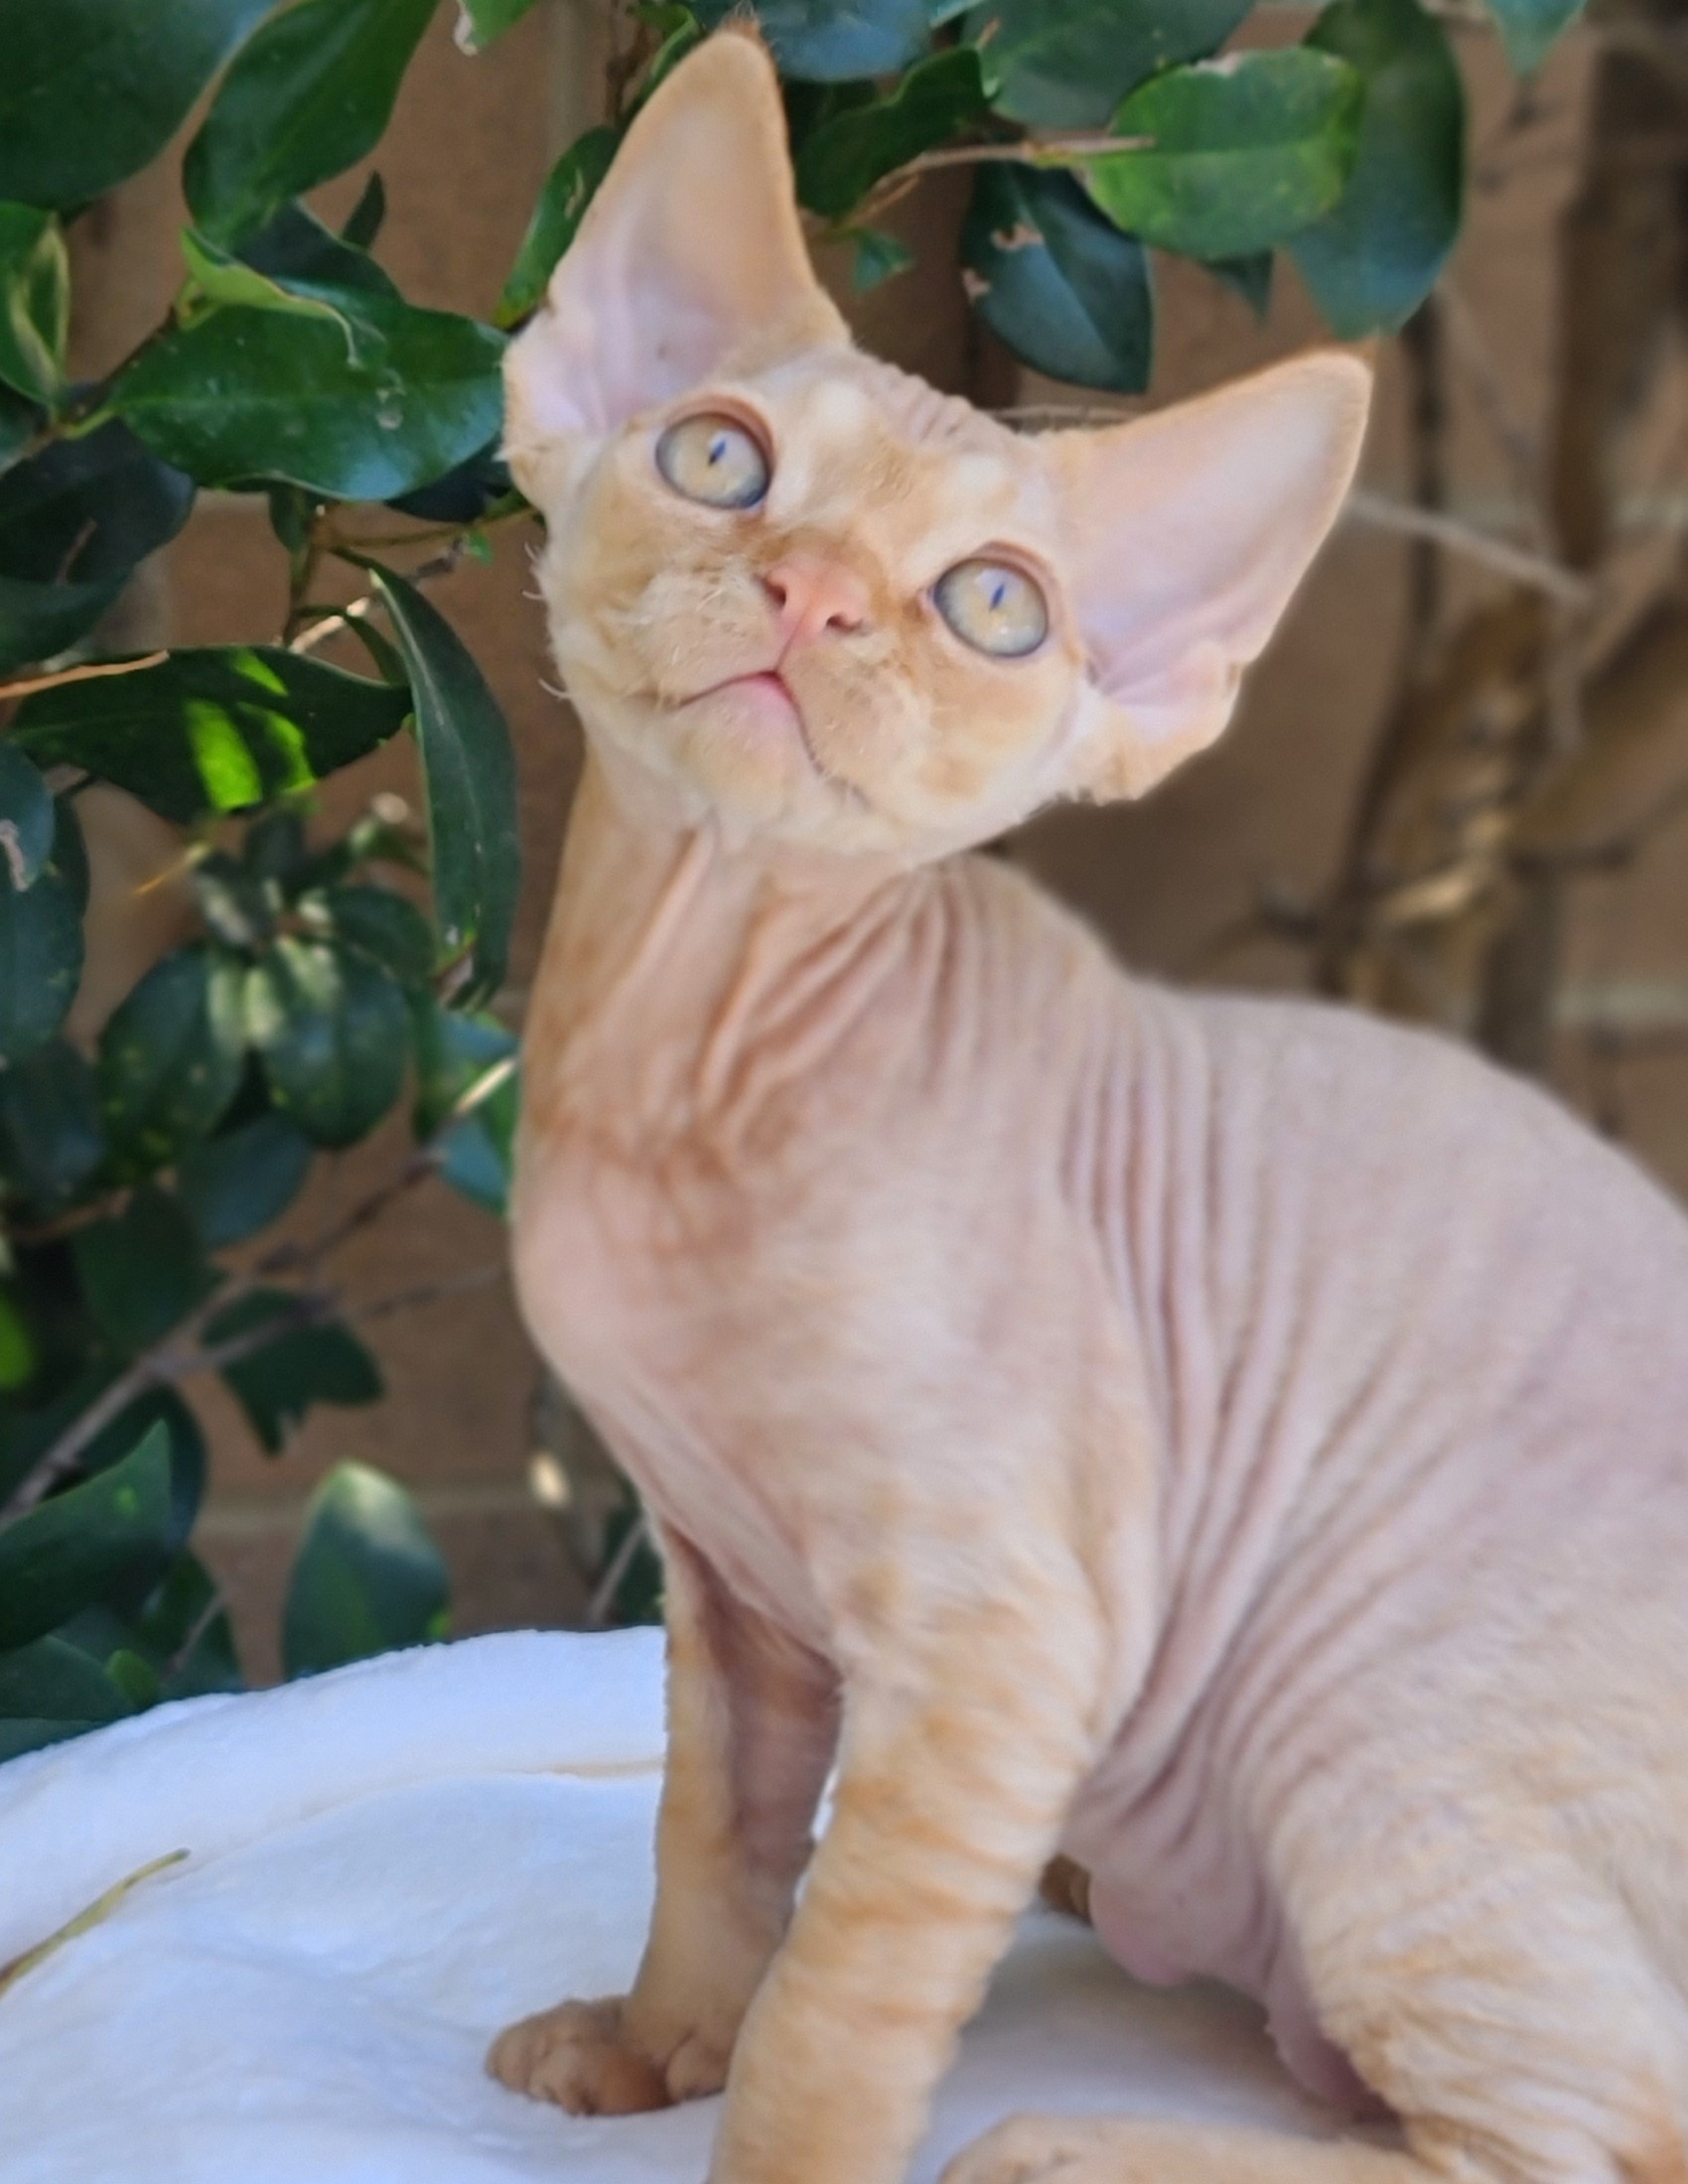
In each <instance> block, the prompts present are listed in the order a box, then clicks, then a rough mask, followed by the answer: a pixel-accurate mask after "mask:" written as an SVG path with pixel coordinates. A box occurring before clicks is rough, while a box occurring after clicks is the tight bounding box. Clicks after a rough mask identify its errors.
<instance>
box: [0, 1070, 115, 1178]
mask: <svg viewBox="0 0 1688 2184" xmlns="http://www.w3.org/2000/svg"><path fill="white" fill-rule="evenodd" d="M104 1151H105V1134H104V1132H103V1131H102V1130H101V1128H100V1122H99V1098H98V1093H97V1091H96V1089H95V1083H94V1074H93V1071H92V1069H91V1068H90V1067H89V1066H88V1064H87V1063H86V1062H85V1061H84V1060H83V1059H82V1057H81V1055H80V1054H78V1053H77V1052H76V1050H75V1048H74V1047H73V1046H70V1045H68V1044H67V1043H66V1042H65V1041H64V1040H63V1039H54V1040H52V1041H51V1042H50V1043H49V1044H48V1045H46V1046H40V1047H37V1049H36V1051H35V1052H34V1053H33V1054H31V1055H29V1056H27V1058H26V1059H24V1060H23V1061H20V1062H17V1063H14V1064H13V1066H12V1067H11V1068H9V1069H4V1070H0V1167H3V1168H4V1172H5V1175H6V1179H7V1180H8V1181H9V1182H11V1183H13V1184H15V1185H16V1187H17V1188H18V1189H19V1190H20V1191H22V1192H23V1194H24V1196H25V1197H26V1198H27V1199H28V1200H29V1201H30V1203H31V1204H32V1205H33V1206H34V1207H36V1208H37V1210H38V1211H39V1212H41V1213H43V1214H51V1213H54V1212H56V1211H58V1209H59V1208H60V1207H61V1206H63V1205H65V1204H67V1203H68V1202H69V1201H70V1199H71V1198H73V1197H74V1196H75V1193H76V1191H77V1189H78V1188H79V1186H80V1185H81V1184H82V1183H84V1182H86V1180H87V1178H88V1177H89V1176H90V1175H91V1174H92V1173H93V1171H94V1169H95V1168H96V1167H97V1166H98V1165H99V1162H100V1158H101V1156H102V1154H103V1153H104Z"/></svg>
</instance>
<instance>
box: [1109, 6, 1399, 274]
mask: <svg viewBox="0 0 1688 2184" xmlns="http://www.w3.org/2000/svg"><path fill="white" fill-rule="evenodd" d="M1359 111H1360V79H1359V76H1358V75H1357V74H1356V72H1355V71H1354V70H1353V69H1352V68H1349V67H1348V66H1347V65H1346V64H1345V63H1344V62H1342V61H1339V60H1337V59H1336V57H1335V56H1334V55H1331V54H1326V53H1318V52H1315V51H1313V50H1312V49H1311V48H1309V47H1306V46H1299V47H1298V46H1291V47H1288V48H1285V49H1283V50H1281V51H1279V52H1275V53H1247V54H1236V55H1233V56H1231V57H1230V58H1229V59H1228V60H1226V61H1223V62H1208V63H1200V64H1197V65H1196V66H1194V67H1192V68H1169V69H1168V70H1167V72H1166V73H1165V74H1164V75H1158V76H1155V77H1153V78H1152V79H1151V80H1150V81H1149V82H1147V83H1145V84H1144V85H1143V86H1142V87H1141V88H1140V89H1138V90H1135V91H1133V92H1132V94H1131V96H1130V97H1129V98H1128V99H1126V101H1125V103H1124V104H1123V105H1122V106H1121V107H1120V109H1119V112H1118V113H1117V115H1116V116H1115V117H1114V128H1115V131H1116V132H1117V133H1118V134H1119V135H1120V136H1124V137H1139V138H1142V139H1143V140H1144V141H1145V147H1146V148H1145V149H1143V150H1140V151H1130V152H1122V153H1121V154H1120V155H1119V156H1118V157H1117V158H1110V159H1096V160H1086V161H1085V162H1084V164H1083V167H1082V169H1081V173H1082V177H1083V180H1084V183H1085V185H1086V187H1087V188H1088V189H1089V192H1090V195H1091V196H1092V197H1093V198H1094V199H1095V200H1096V203H1097V204H1098V205H1100V206H1101V207H1102V210H1103V211H1104V212H1106V213H1107V215H1108V217H1109V218H1110V219H1111V220H1113V221H1114V223H1115V224H1116V225H1117V226H1119V227H1123V228H1126V229H1128V230H1129V231H1130V232H1131V233H1132V234H1135V235H1138V236H1140V237H1141V238H1142V240H1143V241H1145V242H1149V243H1158V244H1159V245H1160V246H1161V247H1162V248H1163V249H1166V250H1177V251H1180V252H1182V253H1183V254H1184V255H1186V256H1188V257H1195V258H1233V257H1242V256H1245V255H1247V253H1249V252H1250V251H1256V250H1264V249H1269V248H1270V247H1271V246H1272V244H1274V243H1277V242H1281V241H1282V240H1283V239H1284V237H1285V236H1286V235H1292V234H1294V233H1295V232H1296V231H1297V229H1299V228H1302V227H1305V226H1306V225H1307V223H1308V222H1309V220H1311V219H1314V218H1316V217H1317V216H1318V215H1319V214H1320V213H1321V212H1323V211H1325V210H1326V209H1327V208H1328V207H1329V206H1330V205H1334V204H1335V203H1336V199H1337V197H1338V195H1339V194H1340V192H1341V189H1342V185H1343V183H1344V182H1345V181H1346V179H1347V175H1348V171H1349V169H1350V167H1351V166H1352V164H1353V158H1354V145H1355V141H1356V133H1357V130H1358V125H1359Z"/></svg>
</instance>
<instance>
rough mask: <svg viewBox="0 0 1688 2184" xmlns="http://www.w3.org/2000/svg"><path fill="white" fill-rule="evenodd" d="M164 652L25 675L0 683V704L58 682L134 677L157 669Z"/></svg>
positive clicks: (52, 685)
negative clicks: (21, 677) (105, 676)
mask: <svg viewBox="0 0 1688 2184" xmlns="http://www.w3.org/2000/svg"><path fill="white" fill-rule="evenodd" d="M169 657H170V654H169V653H168V652H148V653H145V654H144V655H143V656H142V657H141V658H139V659H133V660H90V661H88V662H87V664H86V665H85V666H83V667H61V668H60V669H58V670H57V672H56V673H54V674H51V675H26V676H25V677H24V679H23V681H22V682H9V683H0V705H4V704H5V703H6V702H7V700H8V699H11V698H29V697H33V696H34V694H35V693H36V691H38V690H57V689H58V688H59V685H60V684H61V683H78V682H92V681H93V680H94V679H95V677H96V676H100V675H138V674H139V673H140V671H141V669H142V668H143V667H157V666H158V665H159V664H160V662H161V661H164V660H167V659H169Z"/></svg>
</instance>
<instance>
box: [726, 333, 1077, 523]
mask: <svg viewBox="0 0 1688 2184" xmlns="http://www.w3.org/2000/svg"><path fill="white" fill-rule="evenodd" d="M733 384H734V385H735V386H736V387H738V388H741V389H742V390H743V392H744V394H745V396H746V397H747V399H748V400H749V401H750V402H751V403H752V404H753V405H754V406H755V408H756V409H757V410H758V412H759V413H760V414H762V415H764V416H765V417H766V418H767V420H768V422H769V425H770V426H771V428H772V430H773V434H774V478H773V482H772V484H771V485H770V488H769V495H768V503H767V512H768V515H769V517H770V519H771V520H772V521H774V522H775V523H779V524H790V525H793V526H797V525H800V526H803V527H805V528H812V529H814V530H816V531H818V532H822V533H829V532H833V533H837V534H838V535H839V536H841V537H843V536H847V537H850V538H852V539H854V540H856V541H857V542H858V543H859V544H866V545H868V546H869V547H871V548H873V549H876V550H877V551H879V552H880V553H882V554H885V555H895V556H902V555H908V554H916V555H919V556H920V558H922V559H923V558H927V557H930V558H933V559H935V560H936V561H937V562H938V563H939V564H940V565H947V563H948V562H949V561H952V560H955V559H958V558H960V557H961V556H964V555H966V554H968V553H973V552H976V551H977V550H978V549H979V548H981V547H984V546H987V545H1003V546H1016V545H1017V546H1020V547H1022V548H1024V549H1026V550H1028V551H1030V552H1032V553H1035V554H1038V555H1039V556H1040V557H1042V558H1044V559H1047V560H1051V561H1053V560H1054V559H1055V554H1056V551H1057V547H1058V543H1059V539H1058V529H1057V516H1058V510H1057V508H1056V505H1055V494H1054V491H1053V488H1052V484H1051V481H1050V478H1049V477H1048V475H1047V472H1046V470H1045V466H1044V465H1043V463H1042V462H1041V461H1040V459H1039V456H1038V451H1037V449H1036V447H1035V445H1034V444H1033V443H1031V442H1029V441H1027V440H1025V439H1023V438H1021V437H1020V436H1019V435H1017V434H1015V433H1012V432H1010V431H1009V430H1008V428H1007V427H1006V426H1004V425H999V424H998V423H997V422H996V421H995V420H994V419H993V418H990V417H986V416H984V415H982V414H981V413H980V412H979V411H978V410H976V409H974V408H972V407H971V405H970V404H968V403H966V402H962V401H959V400H957V399H956V398H955V397H953V396H951V395H944V394H939V393H938V392H937V391H936V390H935V388H932V387H929V386H927V385H926V383H925V381H924V380H922V379H916V378H914V377H913V376H912V375H911V374H910V373H908V372H903V371H899V370H897V369H896V368H895V367H894V366H893V365H890V364H884V363H881V362H879V361H878V359H877V358H874V357H870V356H863V355H861V354H860V353H859V352H857V351H854V350H848V349H834V350H829V351H827V352H825V353H812V354H808V355H804V356H800V357H796V358H793V359H791V360H789V361H787V362H783V363H779V364H775V365H773V366H771V367H769V368H768V369H766V370H763V371H760V372H755V373H752V374H748V375H747V376H746V377H744V378H743V379H739V380H735V381H734V382H733Z"/></svg>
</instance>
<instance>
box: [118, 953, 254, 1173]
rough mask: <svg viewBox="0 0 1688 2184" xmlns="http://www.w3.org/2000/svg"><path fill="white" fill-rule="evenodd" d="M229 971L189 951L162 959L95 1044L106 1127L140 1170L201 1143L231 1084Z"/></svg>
mask: <svg viewBox="0 0 1688 2184" xmlns="http://www.w3.org/2000/svg"><path fill="white" fill-rule="evenodd" d="M243 1044H244V1018H243V1012H242V998H241V974H240V966H239V965H238V963H236V962H234V961H233V960H231V959H230V958H229V957H227V956H225V955H223V954H221V953H220V952H219V951H217V950H215V949H212V948H208V947H206V946H204V945H203V944H201V943H195V944H194V945H192V946H189V947H186V948H178V949H177V950H176V952H175V953H174V954H173V955H167V956H166V957H165V958H164V960H163V961H162V962H160V963H156V964H154V966H153V968H152V969H151V970H150V971H149V972H148V973H147V974H146V976H145V977H144V978H143V979H142V980H141V982H140V984H139V985H138V986H137V987H136V988H135V989H134V991H133V992H132V993H130V994H129V995H128V996H127V998H126V999H125V1000H124V1001H123V1002H122V1003H120V1005H119V1006H118V1008H117V1009H116V1011H115V1012H114V1013H113V1015H112V1017H111V1018H110V1021H109V1022H108V1023H107V1024H106V1026H105V1029H104V1030H103V1031H102V1032H101V1033H100V1040H99V1080H100V1093H101V1104H102V1106H103V1109H104V1114H105V1121H106V1127H107V1129H108V1131H109V1133H110V1137H111V1140H112V1144H113V1147H114V1149H115V1150H116V1152H117V1153H118V1155H119V1157H120V1160H121V1161H122V1163H123V1164H124V1165H125V1166H127V1167H128V1168H130V1169H131V1170H135V1169H138V1170H140V1171H142V1172H145V1171H146V1170H148V1169H150V1168H154V1167H160V1166H163V1165H164V1164H165V1162H167V1161H169V1160H173V1159H175V1157H176V1156H177V1154H178V1153H180V1152H181V1150H182V1148H183V1147H184V1146H187V1145H190V1144H191V1143H192V1142H193V1141H194V1140H195V1139H196V1138H205V1137H209V1136H210V1135H211V1131H212V1130H214V1129H215V1128H216V1125H217V1122H218V1120H219V1119H220V1117H221V1115H222V1112H223V1110H224V1109H225V1108H226V1107H227V1105H228V1103H229V1101H230V1100H232V1099H233V1097H234V1094H235V1091H236V1089H237V1088H238V1086H239V1083H240V1066H241V1059H242V1049H243Z"/></svg>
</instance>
